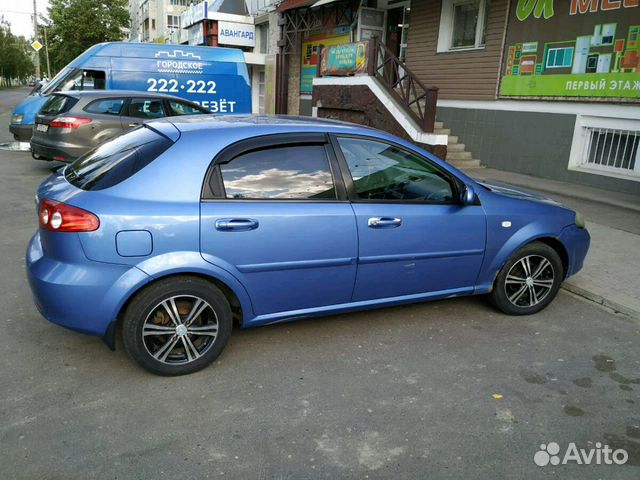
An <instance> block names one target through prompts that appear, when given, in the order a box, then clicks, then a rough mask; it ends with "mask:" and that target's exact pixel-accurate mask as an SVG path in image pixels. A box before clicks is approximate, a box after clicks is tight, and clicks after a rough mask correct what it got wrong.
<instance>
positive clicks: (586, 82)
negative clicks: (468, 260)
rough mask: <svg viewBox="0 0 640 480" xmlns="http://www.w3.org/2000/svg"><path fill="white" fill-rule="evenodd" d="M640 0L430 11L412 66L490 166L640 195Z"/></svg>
mask: <svg viewBox="0 0 640 480" xmlns="http://www.w3.org/2000/svg"><path fill="white" fill-rule="evenodd" d="M639 4H640V2H639V1H638V0H614V1H611V0H566V1H559V0H555V1H554V0H537V1H535V0H533V1H532V0H511V1H509V0H476V1H458V0H422V1H414V2H413V4H412V9H413V11H412V13H413V15H412V18H413V22H412V25H411V27H412V28H411V31H410V34H409V45H408V54H407V64H408V65H409V66H410V67H412V69H413V70H414V71H415V72H416V73H417V74H418V75H419V76H420V78H421V79H422V80H423V81H424V82H425V83H428V84H434V85H437V86H438V87H439V98H438V108H437V116H438V119H439V120H441V121H443V122H444V126H445V127H446V128H447V129H450V130H451V134H452V135H456V136H458V137H459V138H460V140H461V142H463V143H464V144H465V146H466V148H467V149H468V150H469V151H470V152H472V154H473V156H474V158H479V159H480V160H481V161H482V163H483V164H484V165H486V166H489V167H495V168H499V169H503V170H508V171H514V172H519V173H524V174H531V175H535V176H538V177H544V178H551V179H556V180H563V181H569V182H573V183H579V184H584V185H589V186H594V187H600V188H605V189H610V190H616V191H621V192H626V193H633V194H639V195H640V6H639Z"/></svg>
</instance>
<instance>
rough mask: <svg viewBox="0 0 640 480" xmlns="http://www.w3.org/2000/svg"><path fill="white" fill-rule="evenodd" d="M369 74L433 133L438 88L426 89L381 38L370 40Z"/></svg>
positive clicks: (422, 126) (425, 129) (376, 37)
mask: <svg viewBox="0 0 640 480" xmlns="http://www.w3.org/2000/svg"><path fill="white" fill-rule="evenodd" d="M368 49H369V50H368V52H367V74H368V75H369V76H371V77H375V78H377V79H378V80H379V82H380V83H381V84H382V86H383V87H384V88H385V90H387V92H388V93H389V94H390V95H391V96H392V97H393V98H394V99H395V100H396V101H397V102H398V103H400V104H401V105H402V106H403V107H404V110H405V112H406V113H407V114H408V115H409V116H411V117H412V118H413V120H414V121H416V122H417V123H418V125H419V126H420V128H421V129H422V130H423V131H424V132H426V133H433V130H434V127H435V121H436V103H437V101H438V87H426V86H425V85H424V84H423V83H422V82H421V81H420V80H419V79H418V77H417V76H416V75H415V74H414V73H413V72H412V71H411V70H410V69H409V67H407V65H406V64H405V63H403V62H402V61H401V60H400V59H399V58H398V57H396V56H395V55H394V53H393V52H392V51H391V50H390V49H389V48H388V47H387V46H386V45H384V44H383V43H382V42H381V41H380V39H379V37H378V36H373V37H371V38H370V39H369V46H368Z"/></svg>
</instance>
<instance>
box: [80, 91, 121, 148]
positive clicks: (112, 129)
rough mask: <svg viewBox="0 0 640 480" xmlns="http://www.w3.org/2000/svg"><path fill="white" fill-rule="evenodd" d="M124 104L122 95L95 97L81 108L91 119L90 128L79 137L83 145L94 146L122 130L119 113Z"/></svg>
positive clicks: (115, 135)
mask: <svg viewBox="0 0 640 480" xmlns="http://www.w3.org/2000/svg"><path fill="white" fill-rule="evenodd" d="M124 104H125V98H123V97H108V98H97V99H95V100H92V101H90V102H89V103H87V105H86V106H85V107H83V108H82V111H83V112H84V113H87V114H89V115H87V117H89V118H90V119H91V128H90V129H86V132H85V133H83V136H84V138H82V139H79V141H82V144H83V145H86V146H88V147H95V146H97V145H100V144H101V143H104V142H106V141H107V140H111V139H112V138H114V137H117V136H118V135H120V134H121V133H122V132H123V131H124V130H123V128H122V124H121V122H120V113H121V112H122V109H123V107H124Z"/></svg>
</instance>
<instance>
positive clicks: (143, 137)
mask: <svg viewBox="0 0 640 480" xmlns="http://www.w3.org/2000/svg"><path fill="white" fill-rule="evenodd" d="M171 145H173V142H172V141H171V140H169V139H168V138H167V137H164V136H162V135H160V134H159V133H156V132H155V131H154V130H152V129H150V128H148V127H144V126H143V127H140V128H136V129H135V130H131V131H130V132H128V133H125V134H124V135H121V136H119V137H116V138H114V139H113V140H111V141H109V142H106V143H103V144H102V145H100V146H99V147H97V148H95V149H93V150H91V151H90V152H88V153H86V154H84V155H83V156H81V157H80V158H78V159H77V160H76V161H75V162H73V163H72V164H71V165H69V166H68V167H67V168H66V169H65V171H64V176H65V178H66V179H67V181H68V182H69V183H71V184H72V185H74V186H76V187H78V188H81V189H83V190H102V189H104V188H109V187H113V186H114V185H117V184H118V183H120V182H122V181H124V180H126V179H127V178H129V177H131V176H132V175H134V174H136V173H137V172H139V171H140V170H142V169H143V168H144V167H146V166H147V165H149V164H150V163H151V162H152V161H154V160H155V159H156V158H157V157H159V156H160V154H162V152H164V151H165V150H166V149H167V148H169V147H170V146H171Z"/></svg>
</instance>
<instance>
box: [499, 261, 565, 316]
mask: <svg viewBox="0 0 640 480" xmlns="http://www.w3.org/2000/svg"><path fill="white" fill-rule="evenodd" d="M554 274H555V272H554V270H553V265H552V264H551V262H550V261H549V260H548V259H547V258H545V257H543V256H541V255H527V256H526V257H522V258H521V259H519V260H518V261H517V262H516V263H514V264H513V265H512V266H511V269H510V270H509V273H508V274H507V278H506V280H505V282H504V289H505V293H506V295H507V298H508V299H509V301H510V302H511V303H512V304H513V305H515V306H516V307H520V308H529V307H533V306H535V305H538V304H539V303H540V302H542V301H543V300H544V299H545V298H546V297H547V295H549V292H551V290H552V288H553V285H554V282H555V278H554Z"/></svg>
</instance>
